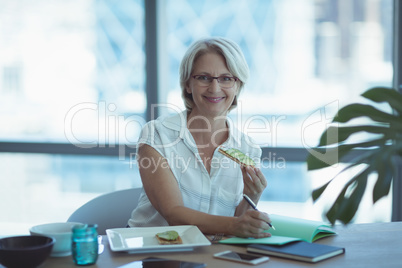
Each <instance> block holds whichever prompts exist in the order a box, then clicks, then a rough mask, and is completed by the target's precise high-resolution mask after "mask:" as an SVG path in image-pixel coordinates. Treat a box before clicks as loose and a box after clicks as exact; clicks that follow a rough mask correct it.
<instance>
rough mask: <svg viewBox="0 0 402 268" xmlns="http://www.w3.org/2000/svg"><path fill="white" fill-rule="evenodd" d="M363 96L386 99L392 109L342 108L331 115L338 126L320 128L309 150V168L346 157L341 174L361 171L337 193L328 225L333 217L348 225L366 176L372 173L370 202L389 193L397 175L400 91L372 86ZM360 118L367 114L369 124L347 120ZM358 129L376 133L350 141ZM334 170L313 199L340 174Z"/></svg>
mask: <svg viewBox="0 0 402 268" xmlns="http://www.w3.org/2000/svg"><path fill="white" fill-rule="evenodd" d="M362 96H363V97H364V98H366V99H368V100H370V101H372V102H376V103H386V104H388V105H389V107H390V108H391V109H390V110H391V111H383V110H380V109H378V108H376V107H374V106H373V105H370V104H362V103H353V104H350V105H347V106H345V107H343V108H341V109H340V110H339V111H338V113H337V114H336V116H335V117H334V119H333V122H334V123H336V124H337V125H335V126H330V127H328V128H327V129H326V130H325V131H324V132H323V133H322V135H321V138H320V141H319V144H318V146H317V147H316V148H313V149H311V150H309V154H308V157H307V166H308V170H317V169H322V168H326V167H329V166H333V165H336V164H338V163H341V162H342V159H344V158H345V157H349V159H350V160H349V161H348V163H347V166H346V167H345V168H344V169H343V170H342V171H341V172H340V173H342V172H344V171H346V170H350V169H352V168H356V167H359V172H358V173H357V174H356V175H353V176H352V178H351V179H350V180H349V181H348V182H347V183H346V184H345V185H343V189H342V190H341V192H340V193H339V195H338V197H337V198H336V200H335V201H334V203H333V204H332V206H331V208H330V209H329V210H328V211H327V212H326V217H327V219H328V220H329V221H330V222H331V223H332V224H334V223H335V222H336V221H337V220H339V221H341V222H343V223H344V224H348V223H349V222H350V221H351V220H352V219H353V217H354V215H355V214H356V211H357V209H358V207H359V205H360V202H361V200H362V197H363V194H364V192H365V190H366V186H367V180H368V176H369V175H372V176H374V177H376V182H375V185H374V188H373V204H374V203H375V202H377V201H378V200H379V199H380V198H382V197H384V196H386V195H388V193H389V190H390V187H391V183H392V180H393V178H394V177H395V175H396V168H397V161H400V159H401V157H402V94H400V93H399V92H398V91H397V90H395V89H392V88H385V87H376V88H372V89H369V90H367V91H366V92H364V93H363V94H362ZM364 117H366V118H368V119H369V123H368V124H365V123H359V124H354V125H352V124H351V123H352V122H351V120H352V119H357V118H359V119H361V118H364ZM362 132H366V133H371V134H374V135H371V136H372V137H370V138H369V139H368V140H365V141H362V142H357V143H356V142H350V141H348V138H350V137H351V136H352V135H355V134H357V133H362ZM398 158H399V160H398ZM340 173H339V174H340ZM339 174H338V175H339ZM338 175H337V176H335V177H334V178H332V179H331V180H330V181H329V182H327V183H326V184H324V185H323V186H321V187H320V188H318V189H315V190H314V191H313V193H312V198H313V200H314V201H316V200H317V199H318V198H319V197H320V196H321V195H322V194H323V192H324V191H325V189H327V188H328V186H330V184H331V182H332V181H333V180H336V179H337V178H339V176H338Z"/></svg>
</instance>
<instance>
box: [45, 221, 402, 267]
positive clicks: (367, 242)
mask: <svg viewBox="0 0 402 268" xmlns="http://www.w3.org/2000/svg"><path fill="white" fill-rule="evenodd" d="M336 231H337V233H338V235H336V236H333V237H329V238H324V239H321V240H319V241H317V243H320V244H327V245H334V246H340V247H344V248H345V249H346V253H345V254H344V255H340V256H337V257H334V258H331V259H328V260H325V261H323V262H320V263H316V264H310V263H304V262H299V261H293V260H287V259H281V258H277V257H270V261H269V262H267V263H263V264H260V265H258V266H256V267H312V266H314V267H399V268H400V267H402V222H391V223H373V224H371V223H370V224H353V225H349V226H346V227H344V226H338V227H336ZM104 244H105V251H104V252H103V253H102V254H101V255H99V258H98V261H97V263H96V265H93V266H89V267H105V268H111V267H119V266H120V265H123V264H127V263H130V262H132V261H135V260H140V259H143V258H146V257H150V256H154V257H161V258H167V259H177V260H186V261H193V262H203V263H206V264H207V267H214V268H215V267H218V268H225V267H231V268H232V267H253V266H250V265H243V264H239V263H235V262H229V261H224V260H218V259H214V258H213V257H212V255H213V254H214V253H216V252H220V251H223V250H228V249H232V250H236V251H239V252H246V249H245V247H244V246H230V245H223V244H213V245H211V246H207V247H200V248H196V249H195V250H194V251H191V252H175V253H157V254H155V253H154V254H127V253H123V252H118V253H116V252H111V251H110V247H109V244H108V241H107V238H106V237H105V239H104ZM54 267H57V268H64V267H65V268H67V267H70V268H72V267H75V268H76V267H78V266H75V265H74V263H73V261H72V258H71V256H70V257H63V258H49V259H47V260H46V262H45V263H44V264H43V265H42V266H40V268H54Z"/></svg>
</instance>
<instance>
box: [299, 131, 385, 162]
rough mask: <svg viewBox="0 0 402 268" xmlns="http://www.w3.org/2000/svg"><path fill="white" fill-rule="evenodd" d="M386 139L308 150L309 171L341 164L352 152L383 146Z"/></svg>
mask: <svg viewBox="0 0 402 268" xmlns="http://www.w3.org/2000/svg"><path fill="white" fill-rule="evenodd" d="M385 142H386V139H382V138H381V139H376V140H372V141H368V142H361V143H354V144H343V145H339V146H337V147H331V148H325V147H318V148H311V149H308V152H309V154H308V155H307V160H306V161H307V170H316V169H321V168H326V167H330V166H332V165H335V164H337V163H339V162H341V160H342V158H343V157H344V156H347V155H348V154H349V153H350V152H351V151H352V150H354V149H357V148H370V147H378V146H382V145H383V144H384V143H385Z"/></svg>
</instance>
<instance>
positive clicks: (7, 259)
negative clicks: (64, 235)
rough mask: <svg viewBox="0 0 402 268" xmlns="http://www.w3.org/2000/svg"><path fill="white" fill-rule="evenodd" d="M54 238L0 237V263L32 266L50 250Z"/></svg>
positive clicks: (16, 267) (20, 267) (23, 267)
mask: <svg viewBox="0 0 402 268" xmlns="http://www.w3.org/2000/svg"><path fill="white" fill-rule="evenodd" d="M54 242H55V240H54V238H51V237H47V236H36V235H29V236H12V237H6V238H2V239H0V264H2V265H4V266H5V267H7V268H33V267H37V266H39V265H40V264H42V263H43V262H44V261H45V260H46V258H47V257H49V255H50V252H51V251H52V248H53V244H54Z"/></svg>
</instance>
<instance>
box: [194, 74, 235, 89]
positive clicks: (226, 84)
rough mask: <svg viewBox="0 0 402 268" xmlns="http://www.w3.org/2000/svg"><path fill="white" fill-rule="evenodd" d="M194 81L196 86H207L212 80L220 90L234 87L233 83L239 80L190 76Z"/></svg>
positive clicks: (225, 77) (229, 77) (223, 77)
mask: <svg viewBox="0 0 402 268" xmlns="http://www.w3.org/2000/svg"><path fill="white" fill-rule="evenodd" d="M192 77H193V78H194V80H195V81H196V83H197V85H198V86H209V85H210V84H211V83H212V81H213V80H214V79H216V81H218V83H219V85H220V87H222V88H231V87H233V86H234V84H235V82H236V81H237V80H239V78H237V77H234V76H219V77H213V76H209V75H193V76H192Z"/></svg>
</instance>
